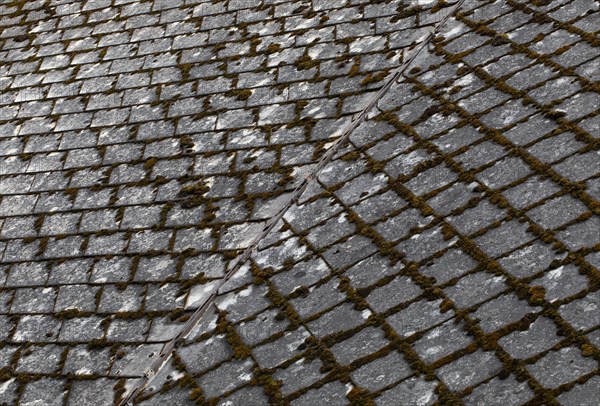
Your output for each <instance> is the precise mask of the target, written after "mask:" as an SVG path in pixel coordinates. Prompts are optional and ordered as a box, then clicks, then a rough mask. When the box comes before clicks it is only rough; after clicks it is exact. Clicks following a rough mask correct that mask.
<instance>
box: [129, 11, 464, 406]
mask: <svg viewBox="0 0 600 406" xmlns="http://www.w3.org/2000/svg"><path fill="white" fill-rule="evenodd" d="M464 2H465V0H459V1H457V2H456V3H455V4H454V5H452V6H451V7H449V9H448V12H447V13H446V14H445V16H444V17H443V18H442V19H441V20H439V21H438V22H437V23H436V24H435V25H434V26H433V27H431V28H432V29H431V32H430V33H429V35H427V37H425V39H423V41H421V43H420V44H419V45H418V46H417V47H415V48H413V49H412V50H409V51H408V52H409V55H408V57H405V58H404V62H403V63H402V64H401V65H399V66H398V67H396V68H395V69H394V70H392V72H391V75H390V77H389V78H388V79H386V81H385V83H384V84H383V86H382V87H381V88H380V89H379V90H378V91H377V92H375V94H374V95H373V97H372V98H371V99H370V101H369V103H368V104H367V105H366V106H365V107H364V108H363V109H362V110H361V111H360V112H358V113H355V114H354V115H353V117H352V119H351V120H350V122H348V124H346V128H345V129H344V131H343V132H342V133H341V135H340V136H339V138H338V139H337V140H336V141H335V142H334V144H333V145H332V146H331V147H330V148H329V149H328V150H327V151H326V152H325V153H324V154H323V156H322V157H321V158H320V159H319V161H317V162H316V164H315V166H314V168H313V169H312V170H311V172H310V173H309V174H308V175H306V176H305V177H304V179H303V180H302V182H301V183H300V184H299V185H298V186H296V188H295V189H294V190H293V191H292V192H291V197H290V199H289V200H288V201H287V202H286V203H285V204H284V205H283V206H282V207H281V208H280V209H279V210H278V211H277V213H276V214H275V215H274V216H272V217H271V218H270V219H268V220H267V221H266V222H265V225H264V227H263V229H262V231H261V232H260V234H259V235H257V236H256V237H255V238H254V239H253V241H252V243H251V244H250V245H249V246H248V247H247V248H245V249H244V252H243V253H242V254H240V255H238V257H237V258H236V259H235V260H234V262H233V263H232V264H231V265H230V266H229V267H228V270H227V271H226V272H225V276H224V277H223V278H222V279H221V280H220V281H219V282H218V283H217V284H215V286H214V287H213V288H212V289H211V293H210V294H209V295H208V297H207V298H206V299H205V300H204V301H203V303H202V304H201V305H200V306H199V307H198V308H197V309H196V310H195V311H194V313H193V314H192V315H191V317H190V318H189V320H188V321H187V322H186V323H185V325H184V326H183V327H182V328H181V330H180V331H179V333H177V334H176V335H175V336H174V337H173V338H172V339H171V340H169V341H168V342H166V343H165V344H164V346H163V348H162V349H161V351H160V352H159V353H158V354H157V355H155V357H154V359H153V360H152V361H151V364H150V365H149V366H148V367H147V368H146V369H145V370H144V372H143V375H142V376H141V377H140V378H139V379H138V380H137V381H136V382H135V383H134V384H133V385H132V386H131V387H130V389H129V390H128V391H127V392H126V394H125V395H124V397H123V398H122V400H121V401H120V402H119V406H126V405H133V401H134V399H135V397H136V396H137V395H139V394H140V393H141V392H142V391H143V390H144V389H145V388H146V386H147V385H148V384H149V383H150V381H151V380H152V378H153V377H155V376H156V375H157V374H158V373H159V372H160V371H161V369H162V368H163V367H164V366H165V364H166V363H167V361H168V360H169V359H170V357H171V355H172V353H173V351H174V350H175V349H177V347H179V346H180V345H181V344H182V343H183V342H184V340H185V338H186V337H187V336H188V335H189V334H190V332H191V331H192V330H193V329H194V327H195V326H196V325H198V323H199V322H200V321H201V320H202V318H203V316H204V315H205V314H206V311H207V310H208V309H209V308H210V307H211V306H212V305H213V304H214V301H215V300H216V299H217V297H218V296H219V291H220V289H221V288H222V287H223V286H224V285H225V284H226V283H227V282H228V281H229V280H231V278H233V276H234V275H235V274H236V273H237V271H239V270H240V269H241V268H242V266H243V265H244V264H245V263H246V261H247V260H248V258H250V255H251V254H252V253H253V252H254V251H255V250H256V249H257V248H258V246H259V244H260V242H261V241H263V240H264V239H265V237H266V236H267V235H269V234H270V232H271V231H272V230H273V229H274V228H275V226H276V225H277V223H278V222H279V220H280V219H281V218H282V217H283V216H284V214H285V213H286V212H287V211H288V210H289V209H290V208H291V207H292V206H293V205H294V204H296V203H297V202H298V200H299V199H300V197H301V196H302V194H303V193H304V191H305V190H306V188H307V187H308V185H309V184H310V182H311V181H313V180H314V179H315V178H316V177H317V175H318V174H319V172H320V171H321V170H322V169H323V168H324V167H325V165H327V164H328V163H329V162H331V161H332V159H333V158H334V156H335V155H336V153H337V152H338V151H339V150H340V149H341V148H342V147H343V146H345V145H346V143H347V142H348V140H349V139H350V135H351V134H352V133H353V132H354V130H356V128H358V127H359V126H360V125H361V124H362V123H363V122H364V121H365V119H367V118H368V116H369V113H370V112H371V111H372V110H373V108H374V107H375V106H376V105H377V102H378V101H379V100H380V99H381V98H382V97H383V96H384V95H385V94H386V93H387V92H388V91H389V89H390V88H391V87H392V86H393V84H394V83H395V82H397V81H398V80H399V79H400V77H401V76H402V74H403V73H404V72H405V71H406V69H407V68H408V67H409V66H410V65H411V64H412V63H413V62H414V60H415V59H416V58H417V56H418V55H419V54H420V53H421V52H422V51H423V49H424V48H425V47H427V45H428V44H429V43H430V42H431V40H432V39H433V38H434V37H435V35H436V33H437V31H438V30H439V29H440V28H441V27H442V26H443V25H444V24H445V23H446V22H447V21H448V20H449V19H450V18H451V17H452V16H453V15H454V13H455V12H456V11H457V10H458V9H459V8H460V7H461V6H462V4H463V3H464Z"/></svg>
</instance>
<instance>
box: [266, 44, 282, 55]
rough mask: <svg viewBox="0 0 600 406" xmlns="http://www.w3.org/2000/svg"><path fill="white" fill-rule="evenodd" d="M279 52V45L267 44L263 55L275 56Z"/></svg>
mask: <svg viewBox="0 0 600 406" xmlns="http://www.w3.org/2000/svg"><path fill="white" fill-rule="evenodd" d="M279 51H281V45H279V44H269V46H268V47H267V48H266V49H265V53H266V54H267V55H271V54H275V53H277V52H279Z"/></svg>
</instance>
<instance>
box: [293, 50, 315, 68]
mask: <svg viewBox="0 0 600 406" xmlns="http://www.w3.org/2000/svg"><path fill="white" fill-rule="evenodd" d="M294 66H296V69H298V70H308V69H312V68H315V67H317V66H319V61H316V60H314V59H312V58H311V57H310V55H308V54H304V55H302V56H301V57H300V58H298V59H296V60H295V61H294Z"/></svg>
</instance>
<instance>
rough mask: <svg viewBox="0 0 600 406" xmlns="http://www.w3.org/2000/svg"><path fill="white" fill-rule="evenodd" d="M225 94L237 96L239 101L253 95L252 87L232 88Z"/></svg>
mask: <svg viewBox="0 0 600 406" xmlns="http://www.w3.org/2000/svg"><path fill="white" fill-rule="evenodd" d="M225 96H229V97H235V98H236V99H237V100H239V101H246V100H248V99H249V98H250V96H252V90H250V89H232V90H229V91H227V92H226V93H225Z"/></svg>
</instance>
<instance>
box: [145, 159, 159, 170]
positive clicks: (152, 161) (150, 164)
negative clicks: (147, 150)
mask: <svg viewBox="0 0 600 406" xmlns="http://www.w3.org/2000/svg"><path fill="white" fill-rule="evenodd" d="M156 162H157V160H156V158H154V157H152V158H148V159H146V161H145V162H144V169H145V170H147V171H149V170H151V169H152V168H153V167H154V165H156Z"/></svg>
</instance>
